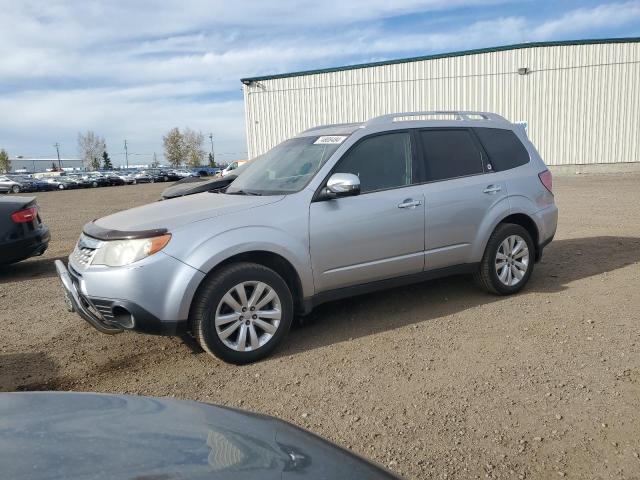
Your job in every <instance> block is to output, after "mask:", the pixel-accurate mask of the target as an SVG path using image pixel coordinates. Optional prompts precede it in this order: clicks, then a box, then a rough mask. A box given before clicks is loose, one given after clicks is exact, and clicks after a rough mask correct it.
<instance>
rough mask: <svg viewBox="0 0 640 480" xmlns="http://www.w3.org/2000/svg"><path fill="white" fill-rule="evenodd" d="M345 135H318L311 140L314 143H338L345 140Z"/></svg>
mask: <svg viewBox="0 0 640 480" xmlns="http://www.w3.org/2000/svg"><path fill="white" fill-rule="evenodd" d="M346 138H347V137H345V136H343V135H325V136H323V137H318V139H317V140H316V141H315V142H313V144H314V145H338V144H340V143H342V142H344V141H345V139H346Z"/></svg>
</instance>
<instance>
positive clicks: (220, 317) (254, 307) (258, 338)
mask: <svg viewBox="0 0 640 480" xmlns="http://www.w3.org/2000/svg"><path fill="white" fill-rule="evenodd" d="M281 318H282V307H281V303H280V298H279V297H278V294H277V293H276V291H275V290H274V289H273V288H271V287H270V286H269V285H267V284H266V283H264V282H258V281H248V282H242V283H239V284H238V285H236V286H235V287H233V288H231V289H230V290H229V291H228V292H227V293H226V294H225V295H224V296H223V297H222V299H221V300H220V303H218V307H217V308H216V312H215V320H214V321H215V328H216V334H217V335H218V338H220V340H221V341H222V342H223V343H224V344H225V345H226V346H227V347H229V348H231V349H232V350H235V351H238V352H248V351H254V350H257V349H258V348H260V347H262V346H263V345H265V344H266V343H267V342H269V341H270V340H271V339H272V338H273V336H274V335H275V333H276V331H277V330H278V326H279V325H280V320H281Z"/></svg>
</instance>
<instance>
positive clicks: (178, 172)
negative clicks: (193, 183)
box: [173, 169, 198, 178]
mask: <svg viewBox="0 0 640 480" xmlns="http://www.w3.org/2000/svg"><path fill="white" fill-rule="evenodd" d="M173 172H174V173H175V174H176V175H177V176H179V177H180V178H186V177H197V176H198V174H197V173H196V172H194V171H193V170H185V169H180V170H174V171H173Z"/></svg>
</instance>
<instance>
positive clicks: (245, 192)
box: [225, 190, 262, 197]
mask: <svg viewBox="0 0 640 480" xmlns="http://www.w3.org/2000/svg"><path fill="white" fill-rule="evenodd" d="M225 193H226V194H227V195H255V196H257V197H259V196H261V195H262V194H261V193H258V192H248V191H245V190H236V191H235V192H225Z"/></svg>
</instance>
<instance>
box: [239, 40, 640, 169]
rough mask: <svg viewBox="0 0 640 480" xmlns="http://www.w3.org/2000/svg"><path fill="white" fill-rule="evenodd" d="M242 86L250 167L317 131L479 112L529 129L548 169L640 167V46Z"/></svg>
mask: <svg viewBox="0 0 640 480" xmlns="http://www.w3.org/2000/svg"><path fill="white" fill-rule="evenodd" d="M521 68H527V69H528V73H526V74H524V75H522V74H519V73H518V69H521ZM242 82H243V84H244V99H245V115H246V128H247V142H248V151H249V158H253V157H254V156H256V155H259V154H261V153H264V152H265V151H267V150H268V149H270V148H271V147H273V146H274V145H276V144H278V143H279V142H281V141H283V140H285V139H287V138H290V137H292V136H294V135H296V134H297V133H299V132H301V131H302V130H305V129H307V128H309V127H312V126H316V125H322V124H330V123H345V122H361V121H366V120H368V119H370V118H371V117H375V116H377V115H382V114H385V113H396V112H405V111H419V110H481V111H489V112H495V113H499V114H500V115H503V116H504V117H506V118H507V119H509V120H511V121H513V122H515V121H524V122H527V125H528V134H529V137H530V138H531V139H532V141H533V143H534V144H535V145H536V146H537V148H538V150H539V151H540V153H541V155H542V157H543V158H544V159H545V161H546V162H547V164H549V165H578V164H597V163H623V162H638V161H640V38H625V39H608V40H584V41H575V42H548V43H528V44H519V45H511V46H505V47H497V48H490V49H481V50H470V51H464V52H456V53H450V54H443V55H431V56H427V57H417V58H409V59H403V60H395V61H388V62H378V63H371V64H364V65H353V66H347V67H340V68H332V69H325V70H314V71H308V72H296V73H291V74H284V75H272V76H265V77H256V78H247V79H243V80H242Z"/></svg>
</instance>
